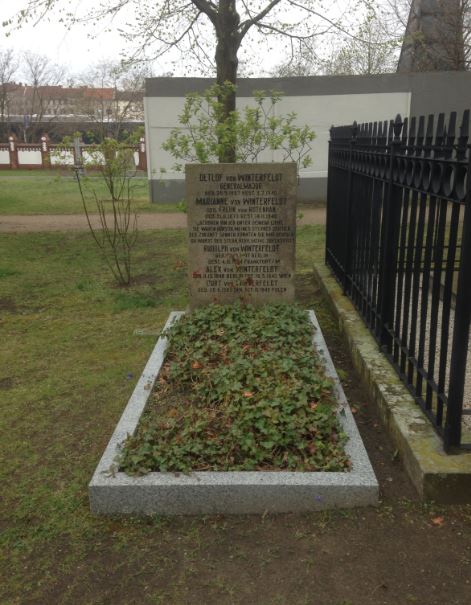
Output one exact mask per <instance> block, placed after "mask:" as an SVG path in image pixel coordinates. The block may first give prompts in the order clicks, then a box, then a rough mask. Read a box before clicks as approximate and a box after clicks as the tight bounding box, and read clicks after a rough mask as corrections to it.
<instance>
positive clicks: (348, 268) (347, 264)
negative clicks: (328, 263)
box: [342, 122, 358, 294]
mask: <svg viewBox="0 0 471 605" xmlns="http://www.w3.org/2000/svg"><path fill="white" fill-rule="evenodd" d="M357 133H358V124H357V123H356V122H353V126H352V135H351V139H350V145H349V147H350V149H349V152H348V183H347V230H346V234H345V251H346V254H345V258H344V274H343V284H342V286H343V293H344V294H348V290H349V287H348V285H349V280H350V274H351V272H352V256H353V255H352V254H351V251H350V245H351V231H352V229H351V223H352V206H353V204H352V197H353V191H352V189H353V150H354V147H355V145H356V142H357ZM350 285H351V284H350Z"/></svg>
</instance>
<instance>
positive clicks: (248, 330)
mask: <svg viewBox="0 0 471 605" xmlns="http://www.w3.org/2000/svg"><path fill="white" fill-rule="evenodd" d="M312 330H313V326H312V324H311V322H310V321H309V318H308V316H307V314H306V312H305V311H303V310H302V309H300V308H298V307H297V306H293V305H286V304H283V305H265V306H263V307H253V306H251V305H246V306H242V305H239V304H235V305H230V306H219V305H210V306H208V307H205V308H202V309H198V310H196V311H194V312H193V313H192V314H191V315H186V316H184V317H183V318H182V319H180V321H178V322H177V323H176V324H174V325H173V326H172V328H171V329H170V330H169V331H168V334H167V337H168V342H169V345H168V352H167V358H166V362H165V364H164V366H163V368H162V370H161V372H160V375H159V377H158V379H157V381H156V385H155V387H154V390H153V392H152V394H151V396H150V398H149V401H148V404H147V408H146V411H145V412H144V414H143V417H142V418H141V421H140V424H139V426H138V429H137V431H136V433H135V435H133V436H129V437H128V438H127V440H126V441H125V442H124V444H123V448H122V451H121V456H120V467H121V469H122V470H124V471H125V472H127V473H129V474H132V475H142V474H146V473H149V472H151V471H161V472H165V471H173V472H187V471H191V470H193V471H201V470H213V471H229V470H233V471H236V470H238V471H240V470H246V471H253V470H290V471H336V472H339V471H345V470H348V469H349V467H350V461H349V459H348V457H347V455H346V454H345V452H344V448H343V445H344V443H345V440H346V437H345V435H344V434H343V433H342V430H341V428H340V425H339V422H338V418H337V413H336V408H337V401H336V399H335V396H334V394H333V385H332V383H331V381H330V379H328V378H327V377H326V376H325V373H324V368H323V364H322V361H321V360H320V358H319V357H318V356H317V355H316V353H315V351H314V349H313V346H312Z"/></svg>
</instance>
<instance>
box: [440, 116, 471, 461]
mask: <svg viewBox="0 0 471 605" xmlns="http://www.w3.org/2000/svg"><path fill="white" fill-rule="evenodd" d="M468 136H469V111H468V112H465V114H464V116H463V123H462V126H461V137H460V143H461V146H462V150H461V151H458V157H462V155H461V154H462V153H463V151H464V152H465V150H466V143H467V141H468ZM466 176H467V179H466V182H467V188H466V197H465V198H464V205H465V209H464V220H463V231H462V241H461V259H460V261H461V262H460V270H459V274H458V289H457V293H456V305H455V325H454V329H453V345H452V351H451V366H450V389H449V393H448V406H447V413H446V419H445V430H444V434H443V444H444V447H445V450H446V451H449V450H450V449H451V448H453V447H457V446H459V445H460V444H461V417H462V414H463V397H464V385H465V378H466V361H467V358H468V346H469V324H470V321H471V279H470V276H471V207H470V206H471V151H470V150H469V146H468V168H467V173H466ZM460 178H463V182H464V180H465V175H464V174H462V175H460Z"/></svg>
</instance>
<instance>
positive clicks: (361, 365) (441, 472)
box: [314, 263, 471, 504]
mask: <svg viewBox="0 0 471 605" xmlns="http://www.w3.org/2000/svg"><path fill="white" fill-rule="evenodd" d="M314 279H315V280H316V281H317V282H318V284H319V286H320V287H321V290H322V291H323V293H324V295H325V297H326V298H327V300H328V303H329V304H330V307H331V309H332V311H333V313H334V315H335V317H336V319H337V320H338V323H339V327H340V330H341V332H342V334H343V336H344V338H345V340H346V342H347V345H348V348H349V351H350V354H351V358H352V361H353V364H354V366H355V368H356V370H357V371H358V373H359V374H360V376H361V379H362V382H363V384H364V385H365V387H366V388H367V390H368V393H369V396H370V399H371V400H372V401H373V402H374V403H375V405H376V406H377V409H378V411H379V413H380V416H381V419H382V422H383V424H384V426H385V428H386V430H387V431H388V432H389V434H390V436H391V438H392V440H393V442H394V444H395V446H396V448H397V450H398V452H399V455H400V457H401V459H402V461H403V463H404V466H405V468H406V471H407V473H408V474H409V477H410V478H411V480H412V483H413V484H414V486H415V487H416V489H417V491H418V493H419V495H420V497H421V498H422V499H423V500H433V501H435V502H437V503H441V504H465V503H471V452H469V451H463V452H462V453H459V454H452V455H447V454H446V453H445V451H444V449H443V445H442V442H441V439H440V438H439V437H438V435H437V434H436V432H435V430H434V429H433V427H432V425H431V424H430V422H429V421H428V419H427V418H426V416H425V415H424V414H423V413H422V410H421V409H420V408H419V407H418V406H417V405H416V403H415V401H414V399H413V397H412V395H411V394H410V393H409V391H408V390H407V389H406V387H405V386H404V385H403V383H402V382H401V380H400V378H399V377H398V375H397V374H396V372H395V370H394V368H393V367H392V366H391V364H390V363H389V362H388V360H387V359H386V358H385V357H384V356H383V355H382V354H381V353H380V351H379V348H378V344H377V343H376V341H375V339H374V338H373V336H372V335H371V334H370V332H369V330H368V328H367V327H366V326H365V324H364V323H363V320H362V319H361V318H360V316H359V314H358V312H357V311H356V309H355V307H354V305H353V303H352V302H351V301H350V300H349V299H348V297H346V296H344V295H343V293H342V289H341V287H340V285H339V284H338V282H337V280H336V279H335V277H333V275H332V273H331V272H330V270H329V268H328V267H326V266H325V265H321V264H320V263H319V264H315V265H314Z"/></svg>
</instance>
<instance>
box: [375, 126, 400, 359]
mask: <svg viewBox="0 0 471 605" xmlns="http://www.w3.org/2000/svg"><path fill="white" fill-rule="evenodd" d="M402 126H403V123H402V120H401V116H400V115H397V116H396V120H395V122H394V124H393V125H392V128H391V142H390V156H389V169H388V174H387V176H388V183H387V190H386V200H385V209H384V210H385V214H384V219H383V220H384V221H385V230H384V235H385V237H384V242H383V250H382V266H381V287H380V291H381V299H380V315H381V332H380V344H381V346H382V347H383V348H384V350H385V351H387V352H388V353H391V352H392V329H393V324H394V300H395V298H396V273H397V254H398V247H397V243H398V242H397V240H398V225H399V218H400V211H401V208H400V201H401V189H400V188H399V187H397V186H396V185H395V184H394V178H393V173H394V160H395V156H396V153H397V151H398V150H399V148H400V145H401V139H400V135H401V130H402Z"/></svg>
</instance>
